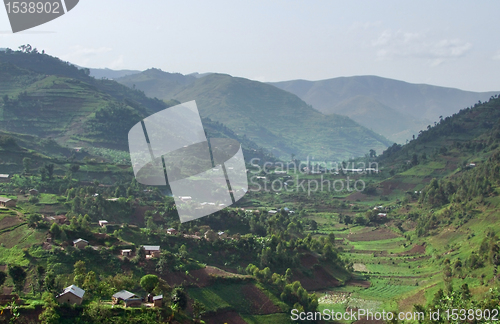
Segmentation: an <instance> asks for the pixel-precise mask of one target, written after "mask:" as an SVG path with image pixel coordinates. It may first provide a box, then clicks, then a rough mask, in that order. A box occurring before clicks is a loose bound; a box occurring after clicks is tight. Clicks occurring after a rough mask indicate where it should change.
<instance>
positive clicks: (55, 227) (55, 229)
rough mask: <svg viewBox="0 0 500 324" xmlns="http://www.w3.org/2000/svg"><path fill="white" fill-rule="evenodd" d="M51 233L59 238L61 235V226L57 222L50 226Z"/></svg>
mask: <svg viewBox="0 0 500 324" xmlns="http://www.w3.org/2000/svg"><path fill="white" fill-rule="evenodd" d="M50 233H51V234H52V235H53V236H54V238H58V237H59V235H61V228H60V227H59V225H57V224H56V223H53V224H52V226H51V227H50Z"/></svg>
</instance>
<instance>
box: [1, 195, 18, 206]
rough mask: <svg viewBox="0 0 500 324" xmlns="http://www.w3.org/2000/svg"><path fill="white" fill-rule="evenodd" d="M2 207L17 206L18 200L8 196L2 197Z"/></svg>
mask: <svg viewBox="0 0 500 324" xmlns="http://www.w3.org/2000/svg"><path fill="white" fill-rule="evenodd" d="M0 207H16V201H15V200H13V199H10V198H7V197H0Z"/></svg>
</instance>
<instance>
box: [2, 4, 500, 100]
mask: <svg viewBox="0 0 500 324" xmlns="http://www.w3.org/2000/svg"><path fill="white" fill-rule="evenodd" d="M499 12H500V2H499V1H486V0H485V1H481V2H472V1H459V0H454V1H435V0H433V1H422V0H419V1H400V0H398V1H372V0H370V1H350V0H349V1H348V0H344V1H326V0H323V1H320V0H308V1H293V0H289V1H272V0H267V1H260V0H251V1H249V0H247V1H238V0H228V1H218V0H210V1H206V0H204V1H189V0H178V1H167V0H149V1H139V0H80V3H79V4H78V6H76V7H75V8H74V9H73V10H72V11H70V12H69V13H67V14H66V15H64V16H62V17H60V18H58V19H56V20H53V21H51V22H49V23H46V24H44V25H41V26H39V27H35V28H33V29H30V30H29V31H26V32H21V33H17V34H12V32H11V31H10V25H9V22H8V18H7V14H6V12H5V10H0V47H10V48H12V49H16V48H17V47H18V46H19V45H21V44H27V43H29V44H31V45H32V46H34V47H37V48H38V49H39V50H42V49H44V50H45V51H46V52H47V53H48V54H51V55H54V56H58V57H60V58H62V59H64V60H67V61H70V62H72V63H75V64H78V65H81V66H87V67H99V68H104V67H108V68H112V69H137V70H144V69H147V68H150V67H156V68H160V69H162V70H164V71H168V72H180V73H183V74H187V73H191V72H200V73H203V72H220V73H228V74H231V75H233V76H241V77H246V78H249V79H255V80H259V81H282V80H292V79H307V80H319V79H328V78H334V77H339V76H352V75H378V76H382V77H388V78H393V79H398V80H403V81H408V82H412V83H428V84H434V85H441V86H448V87H456V88H460V89H464V90H474V91H490V90H491V91H495V90H500V19H498V14H499Z"/></svg>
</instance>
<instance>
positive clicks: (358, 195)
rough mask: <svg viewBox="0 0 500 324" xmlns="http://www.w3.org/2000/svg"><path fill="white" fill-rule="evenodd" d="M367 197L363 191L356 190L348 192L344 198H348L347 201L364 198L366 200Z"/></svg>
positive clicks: (362, 199)
mask: <svg viewBox="0 0 500 324" xmlns="http://www.w3.org/2000/svg"><path fill="white" fill-rule="evenodd" d="M360 189H361V188H360ZM367 197H368V196H367V195H365V194H364V193H362V192H360V191H356V192H354V193H352V194H350V195H349V196H348V197H346V200H348V201H358V200H359V201H365V200H368V199H367Z"/></svg>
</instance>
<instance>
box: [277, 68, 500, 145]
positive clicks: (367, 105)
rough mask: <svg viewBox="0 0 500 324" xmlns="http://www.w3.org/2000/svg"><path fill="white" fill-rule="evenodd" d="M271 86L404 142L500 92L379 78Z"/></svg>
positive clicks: (287, 83) (320, 108)
mask: <svg viewBox="0 0 500 324" xmlns="http://www.w3.org/2000/svg"><path fill="white" fill-rule="evenodd" d="M269 84H272V85H274V86H276V87H278V88H280V89H283V90H286V91H288V92H290V93H293V94H295V95H297V96H299V98H301V99H302V100H304V101H305V102H307V103H308V104H310V105H312V106H313V107H314V108H315V109H317V110H319V111H321V112H322V113H324V114H331V113H337V114H342V115H346V116H348V117H351V118H352V119H354V120H355V121H357V122H358V123H360V124H361V125H363V126H365V127H368V128H370V129H373V130H374V131H375V132H377V133H379V134H382V135H384V136H386V137H388V138H389V139H391V140H394V141H396V142H400V143H402V142H404V141H405V140H406V139H411V135H413V134H415V135H416V134H418V131H419V130H422V129H424V128H425V127H426V125H429V124H432V123H434V122H435V121H438V120H439V117H440V116H443V117H446V116H450V115H452V114H454V113H456V112H458V111H459V110H460V109H461V108H465V107H467V106H471V105H473V104H475V103H477V102H478V101H479V100H480V101H485V100H488V99H489V98H490V97H491V96H494V95H495V94H498V93H500V91H499V92H472V91H463V90H459V89H454V88H446V87H439V86H432V85H427V84H412V83H408V82H404V81H398V80H393V79H387V78H382V77H378V76H353V77H339V78H333V79H327V80H320V81H306V80H293V81H282V82H271V83H269ZM361 98H364V99H362V100H361ZM388 121H392V122H390V123H389V122H388Z"/></svg>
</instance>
